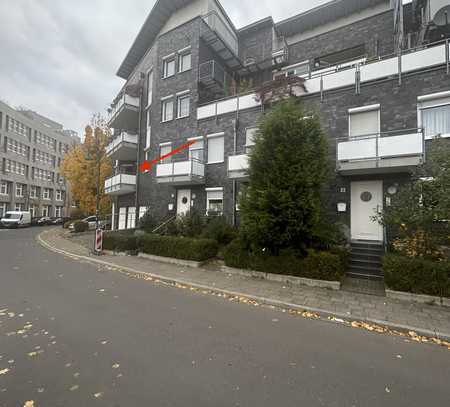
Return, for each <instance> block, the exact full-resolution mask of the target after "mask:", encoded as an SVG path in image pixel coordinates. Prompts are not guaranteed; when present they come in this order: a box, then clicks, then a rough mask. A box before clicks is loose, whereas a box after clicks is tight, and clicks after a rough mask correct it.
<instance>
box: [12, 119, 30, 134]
mask: <svg viewBox="0 0 450 407" xmlns="http://www.w3.org/2000/svg"><path fill="white" fill-rule="evenodd" d="M7 130H8V131H9V132H11V133H16V134H18V135H19V136H23V137H28V133H29V127H28V126H25V124H23V123H21V122H19V121H18V120H15V119H13V118H11V117H8V119H7Z"/></svg>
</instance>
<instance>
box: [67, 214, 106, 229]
mask: <svg viewBox="0 0 450 407" xmlns="http://www.w3.org/2000/svg"><path fill="white" fill-rule="evenodd" d="M81 220H82V221H83V222H86V223H87V224H88V225H89V230H95V226H96V223H97V217H96V216H88V217H87V218H84V219H81ZM98 225H99V227H100V228H101V229H105V228H106V227H107V225H108V222H107V221H106V220H99V221H98ZM69 230H74V226H73V223H72V224H71V225H70V226H69Z"/></svg>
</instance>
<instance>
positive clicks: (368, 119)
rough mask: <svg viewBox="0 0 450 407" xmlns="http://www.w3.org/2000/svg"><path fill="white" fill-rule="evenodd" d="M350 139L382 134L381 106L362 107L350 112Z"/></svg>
mask: <svg viewBox="0 0 450 407" xmlns="http://www.w3.org/2000/svg"><path fill="white" fill-rule="evenodd" d="M348 113H349V116H348V121H349V124H348V133H349V137H351V138H355V137H367V136H373V135H376V134H379V133H380V105H370V106H362V107H357V108H354V109H349V111H348Z"/></svg>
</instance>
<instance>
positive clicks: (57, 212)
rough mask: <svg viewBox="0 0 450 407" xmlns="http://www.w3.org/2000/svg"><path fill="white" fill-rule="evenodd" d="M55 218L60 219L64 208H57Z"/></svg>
mask: <svg viewBox="0 0 450 407" xmlns="http://www.w3.org/2000/svg"><path fill="white" fill-rule="evenodd" d="M55 216H56V217H57V218H60V217H61V216H62V206H57V207H56V208H55Z"/></svg>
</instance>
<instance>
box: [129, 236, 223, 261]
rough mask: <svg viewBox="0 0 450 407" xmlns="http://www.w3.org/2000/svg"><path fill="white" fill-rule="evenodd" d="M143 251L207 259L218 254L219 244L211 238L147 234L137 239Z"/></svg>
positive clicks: (179, 257) (194, 259)
mask: <svg viewBox="0 0 450 407" xmlns="http://www.w3.org/2000/svg"><path fill="white" fill-rule="evenodd" d="M137 243H138V249H139V251H140V252H142V253H147V254H153V255H155V256H162V257H173V258H176V259H182V260H193V261H205V260H208V259H211V258H213V257H215V256H216V255H217V252H218V250H219V246H218V244H217V242H216V241H214V240H211V239H193V238H187V237H174V236H160V235H154V234H145V235H142V236H139V237H138V239H137Z"/></svg>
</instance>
